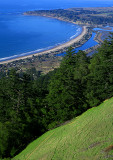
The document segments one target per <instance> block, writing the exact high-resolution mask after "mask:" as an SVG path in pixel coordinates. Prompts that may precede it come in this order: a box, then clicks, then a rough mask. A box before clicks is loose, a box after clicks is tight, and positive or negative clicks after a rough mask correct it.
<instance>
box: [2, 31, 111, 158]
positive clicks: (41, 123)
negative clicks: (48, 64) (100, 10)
mask: <svg viewBox="0 0 113 160" xmlns="http://www.w3.org/2000/svg"><path fill="white" fill-rule="evenodd" d="M112 96H113V35H112V34H111V36H110V37H109V39H108V40H105V41H104V43H103V44H102V46H101V47H100V48H99V49H98V50H97V51H95V54H94V55H93V56H92V57H88V56H87V55H86V53H85V52H83V51H79V52H78V53H77V54H76V53H75V51H73V48H72V47H70V48H69V49H68V50H67V54H66V55H65V56H64V57H63V60H62V61H61V64H60V67H59V68H57V69H55V70H54V71H51V72H49V73H47V74H45V75H42V74H41V73H39V72H37V71H36V69H35V68H33V69H31V70H28V71H26V72H18V71H16V70H15V69H11V70H10V71H8V72H7V74H4V73H2V72H1V73H0V158H1V159H4V160H6V159H7V160H9V159H10V158H11V157H14V156H15V155H16V154H18V153H19V152H20V151H22V150H23V149H24V148H25V147H26V146H27V145H28V144H29V143H30V142H32V141H33V140H34V139H36V138H38V137H39V136H40V135H42V134H43V133H45V132H46V131H48V130H51V129H53V128H55V127H57V126H59V125H62V124H63V123H64V122H66V121H68V120H71V119H73V118H75V117H76V116H78V115H80V114H82V113H83V112H85V111H86V110H88V109H89V108H92V107H96V106H97V105H98V104H100V103H101V102H102V101H103V100H105V99H108V98H110V97H112Z"/></svg>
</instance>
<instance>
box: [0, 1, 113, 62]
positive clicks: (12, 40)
mask: <svg viewBox="0 0 113 160" xmlns="http://www.w3.org/2000/svg"><path fill="white" fill-rule="evenodd" d="M104 6H113V2H112V1H111V0H107V1H106V0H98V1H97V0H95V1H94V0H92V1H90V0H79V2H78V1H75V0H54V1H53V0H38V1H37V0H19V1H18V0H10V1H9V0H5V1H3V0H1V1H0V60H6V59H8V58H6V57H10V58H15V57H17V56H22V55H26V54H31V53H33V52H32V51H34V52H35V51H36V50H37V51H41V50H45V49H47V48H49V47H53V46H55V45H58V44H59V43H64V42H66V41H68V40H69V39H70V38H71V37H73V35H74V36H77V35H78V34H80V32H81V27H80V26H77V25H73V24H71V23H67V22H63V21H59V20H55V19H50V18H44V17H36V16H23V15H22V12H24V11H28V10H36V9H38V10H39V9H56V8H70V7H104ZM89 44H91V41H90V42H89ZM15 55H16V56H15Z"/></svg>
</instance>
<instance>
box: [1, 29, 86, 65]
mask: <svg viewBox="0 0 113 160" xmlns="http://www.w3.org/2000/svg"><path fill="white" fill-rule="evenodd" d="M85 34H87V26H82V32H81V34H80V35H78V36H77V37H76V38H74V39H72V40H70V41H68V42H66V43H63V44H61V45H58V46H56V47H54V48H51V49H49V50H45V51H42V52H38V53H34V54H31V55H27V56H23V57H18V58H15V59H10V60H6V61H2V62H0V64H5V63H9V62H13V61H16V60H20V59H26V58H31V57H32V56H33V55H34V56H39V55H44V54H50V53H51V52H56V51H59V50H61V49H63V48H66V47H70V46H71V45H73V44H74V43H77V42H79V41H80V40H81V39H82V38H83V36H84V35H85Z"/></svg>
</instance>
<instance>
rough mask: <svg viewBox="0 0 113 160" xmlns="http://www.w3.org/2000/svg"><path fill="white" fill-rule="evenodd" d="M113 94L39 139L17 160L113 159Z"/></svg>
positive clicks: (14, 159)
mask: <svg viewBox="0 0 113 160" xmlns="http://www.w3.org/2000/svg"><path fill="white" fill-rule="evenodd" d="M112 119H113V98H111V99H109V100H107V101H106V102H103V103H102V104H101V105H100V106H98V107H94V108H92V109H89V110H88V111H86V112H85V113H84V114H82V115H81V116H79V117H77V118H75V119H73V120H72V121H70V122H68V123H67V124H66V125H63V126H61V127H58V128H56V129H54V130H51V131H49V132H47V133H45V134H44V135H42V136H41V137H40V138H38V139H36V140H35V141H34V142H32V143H31V144H30V145H28V146H27V148H26V149H25V150H24V151H22V152H21V153H20V154H19V155H18V156H16V157H15V158H13V160H31V159H33V160H37V159H38V160H42V159H45V160H58V159H61V160H75V159H77V160H82V159H84V160H91V159H92V160H104V159H109V160H111V159H112V157H113V133H112V130H113V121H112Z"/></svg>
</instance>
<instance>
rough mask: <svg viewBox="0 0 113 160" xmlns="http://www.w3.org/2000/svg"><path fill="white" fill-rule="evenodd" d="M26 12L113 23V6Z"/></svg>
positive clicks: (97, 23)
mask: <svg viewBox="0 0 113 160" xmlns="http://www.w3.org/2000/svg"><path fill="white" fill-rule="evenodd" d="M24 14H28V15H38V16H47V17H53V18H57V19H62V20H65V21H66V20H67V21H73V22H77V23H78V22H79V23H82V24H90V25H92V24H93V25H100V24H101V25H106V24H112V23H113V8H112V7H105V8H104V7H103V8H70V9H54V10H35V11H27V12H25V13H24Z"/></svg>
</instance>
